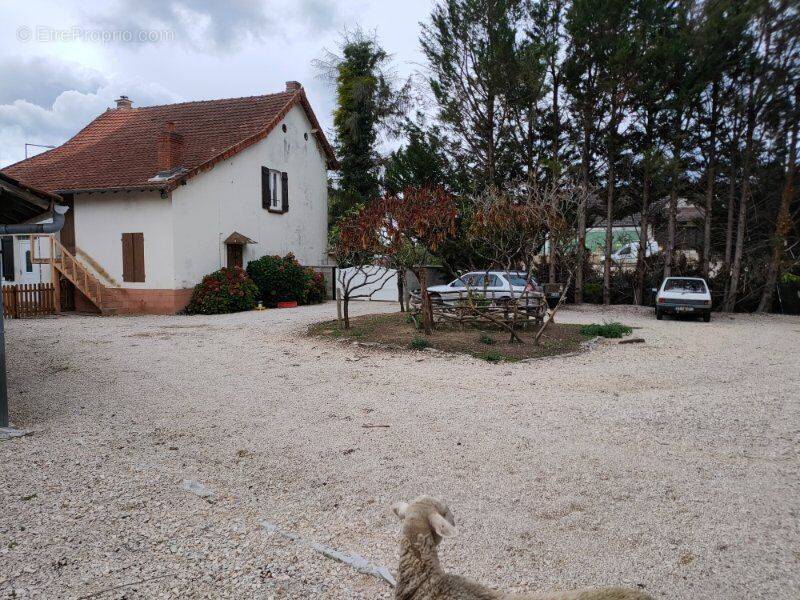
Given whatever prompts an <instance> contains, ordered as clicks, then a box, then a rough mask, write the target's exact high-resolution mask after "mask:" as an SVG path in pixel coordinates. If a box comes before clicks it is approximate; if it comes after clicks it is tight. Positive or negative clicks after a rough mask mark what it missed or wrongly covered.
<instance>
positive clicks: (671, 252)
mask: <svg viewBox="0 0 800 600" xmlns="http://www.w3.org/2000/svg"><path fill="white" fill-rule="evenodd" d="M680 122H681V117H680V116H677V118H676V119H675V124H674V127H675V128H674V130H673V135H675V136H677V137H676V138H675V146H674V149H673V156H672V182H671V184H670V190H669V208H668V217H669V222H668V224H667V248H666V252H665V256H664V277H669V276H670V275H672V263H673V262H674V260H675V235H676V233H677V229H678V225H677V216H678V179H679V177H680V162H681V157H680V155H681V142H680V133H679V129H680Z"/></svg>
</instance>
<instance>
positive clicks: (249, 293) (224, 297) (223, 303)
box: [186, 267, 258, 315]
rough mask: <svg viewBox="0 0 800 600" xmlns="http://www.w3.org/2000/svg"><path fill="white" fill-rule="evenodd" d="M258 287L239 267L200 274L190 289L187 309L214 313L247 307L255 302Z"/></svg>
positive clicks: (237, 310) (209, 313) (189, 311)
mask: <svg viewBox="0 0 800 600" xmlns="http://www.w3.org/2000/svg"><path fill="white" fill-rule="evenodd" d="M257 299H258V287H257V286H256V284H255V283H253V281H252V280H251V279H250V278H249V277H248V276H247V273H245V271H244V269H242V268H241V267H225V268H222V269H220V270H219V271H214V272H213V273H211V274H210V275H206V276H205V277H203V281H202V282H200V283H198V284H197V285H196V286H195V288H194V291H193V292H192V299H191V300H190V301H189V306H187V307H186V312H188V313H189V314H202V315H216V314H222V313H231V312H239V311H243V310H250V309H252V308H253V307H255V305H256V301H257Z"/></svg>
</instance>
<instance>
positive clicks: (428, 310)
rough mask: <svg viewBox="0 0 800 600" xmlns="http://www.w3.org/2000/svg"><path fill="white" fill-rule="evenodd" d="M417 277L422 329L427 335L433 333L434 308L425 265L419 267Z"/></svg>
mask: <svg viewBox="0 0 800 600" xmlns="http://www.w3.org/2000/svg"><path fill="white" fill-rule="evenodd" d="M417 279H418V280H419V295H420V301H421V306H420V312H421V313H422V315H421V316H422V330H423V331H424V332H425V335H430V334H431V333H433V308H432V307H431V298H430V296H429V295H428V270H427V269H426V268H425V267H422V268H420V269H417Z"/></svg>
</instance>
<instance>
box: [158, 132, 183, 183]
mask: <svg viewBox="0 0 800 600" xmlns="http://www.w3.org/2000/svg"><path fill="white" fill-rule="evenodd" d="M182 160H183V136H182V135H181V134H180V133H175V122H174V121H167V123H166V124H165V125H164V130H163V131H162V132H161V133H160V134H159V136H158V165H157V167H158V171H159V172H162V171H172V170H173V169H176V168H177V167H180V166H181V161H182Z"/></svg>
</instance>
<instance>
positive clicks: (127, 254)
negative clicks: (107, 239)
mask: <svg viewBox="0 0 800 600" xmlns="http://www.w3.org/2000/svg"><path fill="white" fill-rule="evenodd" d="M122 281H130V282H143V281H144V234H143V233H123V234H122Z"/></svg>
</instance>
